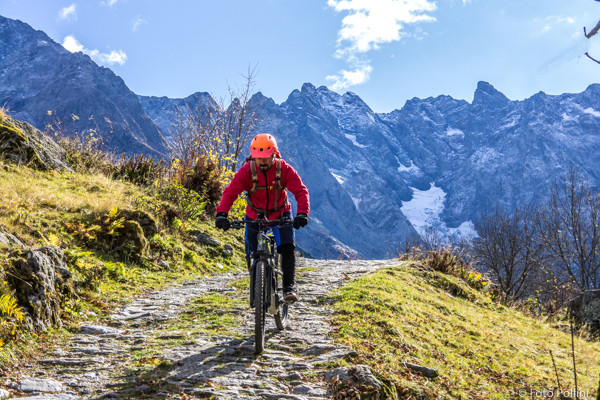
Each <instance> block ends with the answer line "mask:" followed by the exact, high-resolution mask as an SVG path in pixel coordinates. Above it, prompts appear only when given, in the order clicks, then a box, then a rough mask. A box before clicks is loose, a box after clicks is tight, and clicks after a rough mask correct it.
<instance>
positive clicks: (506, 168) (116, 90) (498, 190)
mask: <svg viewBox="0 0 600 400" xmlns="http://www.w3.org/2000/svg"><path fill="white" fill-rule="evenodd" d="M251 101H253V102H256V104H259V108H260V115H261V116H262V118H261V122H260V124H259V126H258V128H257V132H258V131H261V132H269V133H272V134H273V135H274V136H275V137H276V138H277V139H278V142H279V145H280V148H281V152H282V155H283V157H284V158H285V159H287V160H288V161H289V162H290V163H291V164H292V165H293V166H294V167H295V168H296V169H297V170H298V172H299V173H300V175H301V176H302V178H303V180H304V181H305V183H306V185H307V186H308V188H309V191H310V194H311V207H312V211H311V216H310V221H311V222H310V224H309V225H308V226H307V228H305V229H301V230H299V231H298V233H297V235H298V242H299V244H300V246H301V247H302V248H303V249H304V250H305V251H306V252H307V253H309V254H311V255H313V256H315V257H322V258H336V257H338V256H340V255H342V256H344V257H362V258H379V257H389V256H394V255H396V254H397V253H396V252H397V250H398V249H399V248H400V247H401V246H402V245H403V243H404V241H405V239H406V238H407V237H408V236H410V235H415V234H420V235H424V234H427V232H428V231H430V230H431V229H432V228H433V229H436V230H438V231H440V232H441V233H443V234H449V235H456V236H462V237H472V236H474V235H476V228H475V226H476V221H477V219H478V217H479V216H480V215H481V213H482V212H486V211H490V210H493V209H494V208H495V207H500V208H501V209H503V210H506V211H509V212H510V211H511V210H513V209H514V208H515V207H516V206H519V205H523V204H537V203H539V202H541V201H543V200H544V199H545V198H546V197H547V195H548V193H549V190H550V187H551V186H552V184H553V182H554V180H555V179H556V177H559V176H561V175H563V174H564V173H566V171H568V169H569V168H571V167H574V168H577V169H578V170H579V171H580V174H581V176H582V177H583V178H584V179H586V180H587V181H588V183H590V185H591V186H592V187H596V188H597V187H598V186H599V185H598V183H599V182H600V163H599V162H598V161H597V160H598V159H600V157H599V156H600V154H598V153H599V152H600V146H599V144H600V143H599V142H600V85H597V84H592V85H590V86H589V87H588V88H587V89H586V90H585V91H584V92H582V93H576V94H562V95H547V94H545V93H543V92H540V93H537V94H535V95H534V96H532V97H530V98H528V99H525V100H522V101H512V100H510V99H508V98H507V97H506V96H504V95H503V94H502V93H501V92H499V91H498V90H496V89H495V88H494V87H493V86H492V85H491V84H489V83H486V82H479V83H478V84H477V88H476V90H475V93H474V97H473V101H472V102H467V101H465V100H457V99H453V98H452V97H449V96H443V95H442V96H438V97H435V98H434V97H432V98H427V99H418V98H414V99H411V100H409V101H407V102H406V104H405V105H404V106H403V107H402V108H401V109H398V110H394V111H392V112H390V113H376V112H373V110H371V108H370V107H369V106H368V105H367V104H366V103H365V102H364V101H362V100H361V98H360V97H359V96H357V95H356V94H354V93H351V92H348V93H345V94H343V95H341V94H338V93H336V92H334V91H331V90H329V89H328V88H326V87H324V86H322V87H315V86H313V85H312V84H310V83H306V84H304V85H303V86H302V88H301V89H300V90H294V91H293V92H292V93H291V94H290V95H289V97H288V99H287V100H286V101H285V102H283V103H281V104H276V103H275V102H274V101H273V100H272V99H270V98H268V97H267V96H264V95H263V94H262V93H256V94H255V95H254V96H253V98H252V100H251ZM214 104H215V102H214V100H213V99H212V98H211V97H210V95H209V94H207V93H200V92H199V93H194V94H192V95H190V96H189V97H187V98H185V99H171V98H167V97H149V96H137V95H135V94H134V93H133V92H131V91H130V90H129V89H128V88H127V86H126V85H125V83H124V82H123V81H122V80H121V79H120V78H119V77H118V76H116V75H115V74H114V73H112V71H110V70H109V69H107V68H103V67H99V66H97V65H96V64H95V63H94V62H93V61H92V60H91V59H90V58H89V57H88V56H85V55H83V54H81V53H75V54H72V53H69V52H68V51H66V50H65V49H64V48H63V47H62V46H61V45H60V44H57V43H55V42H53V41H52V40H51V39H50V38H48V36H47V35H45V34H44V33H43V32H39V31H35V30H33V29H32V28H31V27H29V26H28V25H27V24H24V23H22V22H20V21H14V20H10V19H7V18H3V17H0V105H4V106H7V107H8V108H9V109H10V110H11V112H12V114H13V116H14V117H15V118H16V119H21V120H24V121H27V122H29V123H32V124H33V125H34V126H37V127H38V128H40V129H44V127H45V125H47V124H48V113H47V111H48V110H54V111H55V113H56V114H55V115H57V116H59V117H62V118H65V119H66V120H68V122H69V123H68V124H65V128H66V129H67V130H68V129H74V130H81V129H99V130H106V129H109V130H112V134H111V135H110V137H109V141H110V144H111V146H112V147H113V148H115V149H117V150H118V151H123V152H126V153H130V154H134V153H140V152H146V153H151V154H154V155H157V156H166V154H167V147H168V138H169V136H170V132H171V130H172V129H173V124H174V122H175V120H176V116H177V112H178V111H177V110H178V108H179V109H182V108H184V106H186V107H187V106H189V107H190V108H192V109H194V108H197V107H213V106H214ZM72 115H78V116H79V117H80V118H79V119H78V120H77V121H74V123H73V124H71V119H72ZM91 115H93V116H94V118H93V119H89V116H91ZM106 121H110V123H109V122H106ZM71 125H73V126H71ZM96 125H98V126H96ZM165 138H166V139H165Z"/></svg>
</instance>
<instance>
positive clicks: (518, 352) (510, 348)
mask: <svg viewBox="0 0 600 400" xmlns="http://www.w3.org/2000/svg"><path fill="white" fill-rule="evenodd" d="M331 300H332V301H334V307H335V308H336V310H337V311H338V313H337V314H336V316H335V318H334V324H335V335H336V337H337V339H338V341H340V342H343V343H346V344H348V345H350V346H351V347H352V348H354V349H356V350H357V352H358V353H359V358H358V360H355V362H357V363H366V364H369V365H371V366H372V367H373V368H374V369H375V370H376V371H377V372H379V373H380V374H381V375H382V376H384V377H386V378H388V379H390V380H391V381H392V382H394V383H395V385H396V387H397V389H398V392H399V393H400V394H401V396H400V398H413V399H414V398H423V399H529V398H548V397H542V396H540V395H539V394H540V393H543V394H545V395H548V394H549V393H556V389H555V388H556V378H555V372H554V367H553V365H552V360H551V356H550V351H552V353H553V354H554V358H555V360H556V364H557V368H558V374H559V376H560V379H561V387H562V390H563V391H565V390H571V391H572V390H574V388H575V386H574V383H573V373H572V361H571V337H570V335H569V334H567V333H565V332H563V331H561V330H558V329H555V328H553V327H552V326H551V325H550V324H548V323H545V322H542V321H539V320H536V319H533V318H530V317H527V316H525V315H523V314H522V313H520V312H518V311H515V310H513V309H509V308H506V307H503V306H500V305H497V304H494V303H492V302H491V301H490V300H489V299H488V298H486V296H484V295H482V294H481V293H479V292H477V291H475V290H473V289H471V288H470V287H469V286H467V285H466V284H465V283H464V282H462V281H461V280H460V279H457V278H454V277H450V276H446V275H443V274H441V273H439V272H435V271H428V270H426V269H425V268H422V267H417V266H408V265H407V264H404V265H400V266H397V267H390V268H386V269H384V270H381V271H379V272H377V273H375V274H372V275H370V276H367V277H365V278H362V279H359V280H356V281H352V282H350V283H349V284H348V285H347V286H345V287H344V288H341V289H339V290H338V291H337V292H336V293H335V294H334V295H333V296H332V299H331ZM575 346H576V357H577V371H578V383H579V385H578V387H579V390H580V391H581V392H580V396H579V398H590V399H591V398H596V397H595V396H596V388H597V387H598V374H599V373H600V367H599V365H598V354H600V344H599V343H598V342H595V343H593V342H587V341H585V340H581V339H579V338H576V342H575ZM404 362H409V363H413V364H418V365H423V366H427V367H431V368H435V369H437V370H438V372H439V374H440V375H439V377H438V378H434V379H427V378H423V377H421V376H419V374H416V373H410V372H409V370H407V369H406V368H404V367H403V365H402V363H404ZM573 393H574V392H573ZM536 394H538V396H537V397H536V396H535V395H536ZM582 394H583V395H584V396H582ZM411 395H412V396H413V397H410V396H411ZM532 395H533V396H532ZM585 396H587V397H585ZM556 398H558V397H556Z"/></svg>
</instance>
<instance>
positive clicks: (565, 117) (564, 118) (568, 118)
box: [562, 113, 577, 121]
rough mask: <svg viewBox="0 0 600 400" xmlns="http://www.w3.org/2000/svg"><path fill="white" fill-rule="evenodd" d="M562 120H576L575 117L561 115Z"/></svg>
mask: <svg viewBox="0 0 600 400" xmlns="http://www.w3.org/2000/svg"><path fill="white" fill-rule="evenodd" d="M562 120H563V121H576V120H577V118H576V117H571V116H570V115H567V113H563V114H562Z"/></svg>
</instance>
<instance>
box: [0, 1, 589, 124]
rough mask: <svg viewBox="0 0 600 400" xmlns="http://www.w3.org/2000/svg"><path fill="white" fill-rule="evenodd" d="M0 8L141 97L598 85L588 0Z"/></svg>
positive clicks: (377, 97)
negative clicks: (242, 89)
mask: <svg viewBox="0 0 600 400" xmlns="http://www.w3.org/2000/svg"><path fill="white" fill-rule="evenodd" d="M0 15H3V16H5V17H9V18H15V19H20V20H21V21H23V22H26V23H28V24H29V25H31V26H32V27H33V28H35V29H39V30H43V31H44V32H46V33H47V34H48V35H49V36H50V37H51V38H52V39H53V40H55V41H56V42H58V43H62V44H63V45H65V46H66V47H67V48H69V49H70V50H72V51H77V50H81V51H84V52H86V53H88V54H89V55H90V56H92V58H93V59H94V60H95V61H96V62H97V63H99V64H101V65H104V66H107V67H109V68H111V69H112V70H113V71H114V72H115V73H116V74H117V75H119V76H120V77H121V78H123V80H124V81H125V83H126V84H127V85H128V87H129V88H130V89H131V90H132V91H134V92H135V93H138V94H142V95H154V96H169V97H186V96H188V95H190V94H192V93H194V92H197V91H202V92H209V93H211V94H212V95H213V96H215V97H217V98H219V97H226V93H227V88H228V86H231V87H233V88H235V87H236V85H241V84H243V83H244V79H243V77H242V76H243V75H244V74H245V73H246V72H247V70H248V67H249V66H251V67H254V66H256V67H257V76H256V85H255V91H261V92H262V93H263V94H264V95H266V96H268V97H271V98H273V99H274V100H275V101H276V102H277V103H281V102H283V101H285V99H286V98H287V96H288V95H289V94H290V93H291V92H292V90H294V89H299V88H301V86H302V84H303V83H305V82H310V83H312V84H314V85H315V86H321V85H325V86H328V87H329V88H331V89H334V90H336V91H338V92H340V93H343V92H345V91H352V92H354V93H356V94H358V95H359V96H360V97H361V98H362V99H363V100H364V101H365V102H366V103H367V104H369V105H370V106H371V108H372V109H373V110H374V111H377V112H389V111H391V110H393V109H399V108H401V107H402V106H403V105H404V103H405V101H406V100H407V99H410V98H413V97H420V98H425V97H429V96H438V95H441V94H446V95H450V96H452V97H455V98H460V99H465V100H468V101H471V100H472V98H473V92H474V90H475V88H476V86H477V82H478V81H479V80H485V81H488V82H490V83H491V84H492V85H494V86H495V87H496V88H497V89H498V90H500V91H502V92H503V93H504V94H506V95H507V96H508V97H509V98H511V99H513V100H521V99H524V98H526V97H529V96H531V95H533V94H535V93H536V92H539V91H544V92H546V93H549V94H560V93H564V92H580V91H583V90H584V89H585V88H586V87H587V86H588V85H589V84H591V83H597V82H600V65H597V64H595V63H594V62H592V61H591V60H589V59H588V58H586V57H585V56H584V55H583V54H584V53H585V52H586V51H589V52H590V54H592V55H595V56H597V58H599V59H600V35H598V36H597V37H595V38H592V39H591V40H588V39H586V38H585V37H584V35H583V27H584V26H587V27H588V29H590V28H591V27H593V26H594V25H595V24H596V23H597V22H598V20H599V19H600V2H596V1H593V0H437V1H432V0H251V1H249V0H220V1H205V0H175V1H168V2H167V1H158V0H65V1H60V0H0Z"/></svg>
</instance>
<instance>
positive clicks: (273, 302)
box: [231, 218, 292, 353]
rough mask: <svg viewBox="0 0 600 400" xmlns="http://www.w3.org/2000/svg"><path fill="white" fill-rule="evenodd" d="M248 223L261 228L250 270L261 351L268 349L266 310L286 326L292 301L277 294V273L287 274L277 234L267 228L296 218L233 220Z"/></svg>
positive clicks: (281, 326) (234, 225)
mask: <svg viewBox="0 0 600 400" xmlns="http://www.w3.org/2000/svg"><path fill="white" fill-rule="evenodd" d="M245 224H255V225H257V228H258V232H257V247H256V251H255V252H253V253H252V254H250V255H249V256H250V259H251V260H252V262H251V264H250V266H249V272H250V307H252V308H254V309H255V338H256V352H257V353H261V352H262V351H263V349H264V335H265V314H266V312H269V314H272V315H273V316H274V318H275V324H276V325H277V328H278V329H279V330H283V329H285V327H286V324H287V311H288V304H287V303H285V302H284V301H282V300H280V298H279V297H278V295H277V290H278V287H277V274H279V275H283V273H282V272H281V271H280V270H279V269H278V268H277V264H278V263H277V260H276V255H277V253H276V251H275V244H276V243H275V242H276V241H275V238H274V237H272V236H269V235H268V234H267V231H268V230H269V229H273V228H282V227H287V226H292V220H291V219H277V220H270V221H269V220H266V219H264V218H263V219H260V218H259V219H257V220H254V221H252V220H238V221H232V222H231V227H232V228H242V227H244V225H245ZM259 278H262V279H259ZM257 293H258V296H257V295H256V294H257Z"/></svg>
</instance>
